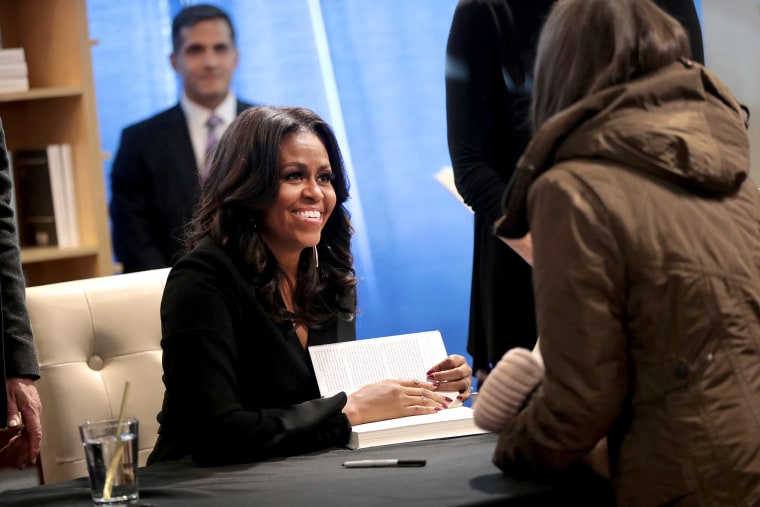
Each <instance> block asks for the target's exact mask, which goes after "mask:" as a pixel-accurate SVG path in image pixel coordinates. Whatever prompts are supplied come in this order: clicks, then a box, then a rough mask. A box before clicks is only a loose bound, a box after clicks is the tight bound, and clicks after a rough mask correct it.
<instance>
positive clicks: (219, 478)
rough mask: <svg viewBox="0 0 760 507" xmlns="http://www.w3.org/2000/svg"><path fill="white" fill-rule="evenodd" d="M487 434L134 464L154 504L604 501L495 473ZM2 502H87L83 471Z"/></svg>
mask: <svg viewBox="0 0 760 507" xmlns="http://www.w3.org/2000/svg"><path fill="white" fill-rule="evenodd" d="M495 443H496V435H493V434H484V435H475V436H470V437H462V438H452V439H444V440H431V441H426V442H418V443H413V444H399V445H392V446H383V447H375V448H369V449H360V450H354V451H352V450H348V449H331V450H327V451H323V452H319V453H313V454H309V455H305V456H295V457H290V458H283V459H273V460H269V461H265V462H261V463H252V464H247V465H235V466H225V467H218V468H198V467H195V466H194V465H193V464H192V463H191V462H190V461H189V460H183V461H176V462H167V463H159V464H156V465H153V466H151V467H146V468H141V469H140V471H139V479H138V480H139V483H140V501H139V502H138V504H137V505H145V506H147V505H150V506H155V507H180V506H182V507H194V506H223V507H236V506H247V505H273V506H274V505H276V506H290V505H293V506H296V505H318V506H321V507H329V506H334V505H351V506H373V505H420V506H424V505H430V506H435V507H442V506H458V505H489V504H499V505H516V506H524V505H555V504H557V505H559V504H572V505H584V506H592V505H600V506H602V505H604V506H608V505H613V504H612V502H611V500H610V499H611V496H610V492H609V487H608V486H607V484H606V483H605V482H603V481H601V480H600V479H597V478H595V476H593V475H592V474H590V473H587V474H581V475H575V476H573V477H564V478H563V479H562V482H561V483H560V482H557V481H554V482H552V483H548V482H545V481H544V482H540V481H525V480H517V479H514V478H510V477H506V476H504V475H503V474H502V473H501V471H500V470H499V469H497V468H496V467H495V466H494V465H493V464H492V463H491V454H492V452H493V449H494V446H495ZM383 458H397V459H425V460H427V465H426V466H424V467H420V468H354V469H346V468H343V467H342V466H341V464H342V463H343V462H344V461H346V460H349V459H350V460H354V459H383ZM0 505H1V506H9V507H10V506H13V507H24V506H30V507H32V506H34V507H43V506H53V505H54V506H61V507H66V506H88V505H91V501H90V492H89V485H88V482H87V478H84V477H83V478H80V479H75V480H72V481H67V482H61V483H57V484H51V485H46V486H39V487H36V488H30V489H25V490H17V491H8V492H5V493H2V494H0Z"/></svg>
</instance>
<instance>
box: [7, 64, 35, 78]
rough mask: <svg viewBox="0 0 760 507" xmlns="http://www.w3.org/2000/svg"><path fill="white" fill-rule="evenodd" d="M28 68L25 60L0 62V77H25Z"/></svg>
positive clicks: (27, 73)
mask: <svg viewBox="0 0 760 507" xmlns="http://www.w3.org/2000/svg"><path fill="white" fill-rule="evenodd" d="M28 75H29V68H28V67H27V65H26V62H7V63H3V62H0V79H8V78H19V77H27V76H28Z"/></svg>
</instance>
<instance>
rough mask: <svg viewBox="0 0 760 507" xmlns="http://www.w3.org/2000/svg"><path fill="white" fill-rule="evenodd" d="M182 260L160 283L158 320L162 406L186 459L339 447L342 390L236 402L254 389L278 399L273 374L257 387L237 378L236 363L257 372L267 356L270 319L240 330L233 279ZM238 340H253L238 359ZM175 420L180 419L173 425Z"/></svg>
mask: <svg viewBox="0 0 760 507" xmlns="http://www.w3.org/2000/svg"><path fill="white" fill-rule="evenodd" d="M188 264H189V262H185V261H183V262H181V263H180V264H178V265H177V266H176V267H175V269H174V271H173V272H172V274H171V275H170V277H169V279H168V281H167V285H166V290H165V292H164V297H163V301H162V306H161V320H162V333H163V339H162V347H163V351H164V355H163V366H164V383H165V385H166V400H165V403H164V410H172V412H171V417H172V423H171V424H172V429H171V431H175V432H179V433H180V434H181V435H182V436H181V438H182V440H184V442H185V445H186V447H187V450H188V451H189V452H190V454H192V456H193V459H194V460H195V461H196V462H197V463H198V464H201V465H218V464H230V463H237V462H251V461H258V460H262V459H266V458H269V457H272V456H287V455H296V454H302V453H305V452H310V451H313V450H317V449H323V448H325V447H329V446H343V445H345V444H346V443H347V442H348V437H349V436H350V433H351V426H350V424H349V422H348V418H347V417H346V416H345V415H344V414H343V413H342V409H343V407H344V406H345V404H346V401H347V398H346V395H345V394H344V393H340V394H338V395H335V396H333V397H330V398H316V399H311V400H306V401H303V402H300V403H285V402H282V405H281V406H254V405H255V403H251V402H250V401H248V402H247V403H246V402H244V399H248V400H251V399H257V398H259V396H258V395H256V392H255V391H256V390H261V391H262V395H261V396H260V398H265V397H268V398H269V399H271V400H278V399H279V396H278V392H279V391H278V389H281V387H279V386H278V385H277V383H278V382H280V381H281V380H280V379H276V378H270V377H269V376H268V375H265V374H261V375H259V376H260V384H259V385H255V386H251V385H243V384H242V382H241V378H240V376H239V375H238V368H240V367H241V365H244V367H245V368H250V369H251V370H253V371H257V370H258V371H262V370H264V369H265V368H264V367H263V366H262V362H264V361H267V357H266V354H268V353H273V352H266V351H267V350H268V349H267V345H265V344H266V342H267V340H271V339H272V338H271V336H270V334H271V331H270V330H269V326H273V324H270V323H269V322H264V321H261V322H260V325H256V326H254V327H253V328H251V327H248V328H246V330H245V331H243V332H241V329H240V327H239V326H238V325H236V324H235V323H236V322H239V321H240V314H241V313H242V312H243V311H244V310H242V308H243V306H242V305H241V303H240V301H241V300H242V299H243V295H241V294H240V293H239V292H238V291H237V290H236V289H233V287H234V286H235V283H234V282H232V283H231V282H230V278H229V277H228V276H227V273H226V272H225V271H218V270H217V271H208V272H205V273H204V272H202V271H201V272H199V271H197V270H192V269H186V267H187V265H188ZM178 273H179V274H180V275H181V276H177V274H178ZM245 311H248V312H249V311H250V310H245ZM243 339H244V340H250V341H251V342H252V343H257V345H256V348H257V350H258V351H259V352H258V353H257V355H256V356H249V357H241V354H242V353H241V352H240V349H241V347H240V343H239V340H243ZM282 375H285V376H286V377H287V376H288V372H282ZM178 407H179V408H178ZM168 417H169V414H167V419H168ZM178 419H181V420H185V421H186V422H183V423H181V425H180V426H178V424H177V423H178ZM163 430H164V427H163V422H162V431H163ZM167 431H168V430H167Z"/></svg>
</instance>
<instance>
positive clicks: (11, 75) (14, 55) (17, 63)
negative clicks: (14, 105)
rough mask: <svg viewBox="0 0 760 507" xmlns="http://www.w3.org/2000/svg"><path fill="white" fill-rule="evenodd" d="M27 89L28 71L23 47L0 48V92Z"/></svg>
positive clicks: (23, 90)
mask: <svg viewBox="0 0 760 507" xmlns="http://www.w3.org/2000/svg"><path fill="white" fill-rule="evenodd" d="M28 89H29V71H28V68H27V66H26V54H25V53H24V48H0V93H12V92H25V91H27V90H28Z"/></svg>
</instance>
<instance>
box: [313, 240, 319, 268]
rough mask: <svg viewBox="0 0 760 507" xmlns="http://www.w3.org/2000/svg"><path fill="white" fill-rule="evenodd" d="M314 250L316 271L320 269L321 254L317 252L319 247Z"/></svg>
mask: <svg viewBox="0 0 760 507" xmlns="http://www.w3.org/2000/svg"><path fill="white" fill-rule="evenodd" d="M312 248H313V249H314V269H319V252H318V251H317V245H314V246H313V247H312Z"/></svg>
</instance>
